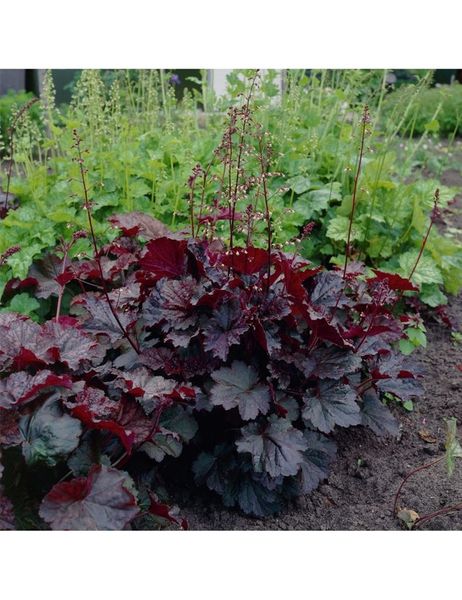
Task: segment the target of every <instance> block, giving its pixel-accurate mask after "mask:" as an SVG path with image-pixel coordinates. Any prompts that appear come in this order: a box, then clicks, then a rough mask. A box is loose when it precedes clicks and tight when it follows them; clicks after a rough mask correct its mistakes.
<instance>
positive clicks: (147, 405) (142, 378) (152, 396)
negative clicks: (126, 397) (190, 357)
mask: <svg viewBox="0 0 462 600" xmlns="http://www.w3.org/2000/svg"><path fill="white" fill-rule="evenodd" d="M114 385H115V387H118V388H120V389H122V390H123V391H125V392H128V393H130V394H131V395H132V396H133V397H135V398H137V400H138V402H139V403H140V404H141V406H142V407H143V408H144V410H145V412H146V414H147V415H149V414H151V413H152V412H153V411H154V410H155V409H156V408H159V407H160V406H164V405H166V404H168V403H169V402H167V403H166V400H168V399H171V398H172V397H173V394H174V392H175V390H176V389H177V388H178V383H177V382H176V381H174V380H172V379H166V378H165V377H161V376H159V375H153V374H152V373H151V371H149V369H147V368H146V367H139V368H138V369H135V370H133V371H128V372H119V373H118V375H117V379H116V381H115V382H114Z"/></svg>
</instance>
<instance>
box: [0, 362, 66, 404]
mask: <svg viewBox="0 0 462 600" xmlns="http://www.w3.org/2000/svg"><path fill="white" fill-rule="evenodd" d="M55 387H63V388H67V389H70V388H72V379H71V378H70V377H69V375H55V374H54V373H52V372H51V371H46V370H45V371H39V372H38V373H37V374H35V375H30V374H29V373H27V372H25V371H17V372H16V373H12V374H11V375H9V376H8V377H6V378H5V379H0V408H11V407H12V406H14V405H18V404H24V403H26V402H30V401H31V400H34V399H35V398H36V397H37V396H38V395H39V394H41V393H43V392H45V391H49V390H52V389H53V388H55Z"/></svg>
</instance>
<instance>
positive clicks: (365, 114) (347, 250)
mask: <svg viewBox="0 0 462 600" xmlns="http://www.w3.org/2000/svg"><path fill="white" fill-rule="evenodd" d="M368 115H369V108H368V106H367V105H366V106H365V107H364V111H363V118H362V125H363V126H362V130H361V146H360V149H359V157H358V166H357V169H356V175H355V179H354V185H353V194H352V197H351V198H352V199H351V212H350V222H349V224H348V237H347V242H346V247H345V264H344V266H343V279H345V276H346V270H347V265H348V259H349V257H350V243H351V231H352V228H353V218H354V214H355V209H356V194H357V191H358V181H359V175H360V173H361V165H362V162H363V155H364V140H365V139H366V128H367V124H368V122H369V121H368Z"/></svg>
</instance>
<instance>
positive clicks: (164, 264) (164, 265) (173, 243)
mask: <svg viewBox="0 0 462 600" xmlns="http://www.w3.org/2000/svg"><path fill="white" fill-rule="evenodd" d="M146 248H147V250H146V253H145V254H144V256H143V257H142V258H141V259H140V266H141V268H142V269H144V270H145V271H148V272H150V273H153V274H154V275H155V276H156V278H157V279H161V278H162V277H169V278H172V277H173V278H174V277H181V276H182V275H185V274H186V267H187V255H186V250H187V242H186V240H174V239H171V238H167V237H161V238H157V239H156V240H151V241H150V242H149V243H148V244H147V247H146Z"/></svg>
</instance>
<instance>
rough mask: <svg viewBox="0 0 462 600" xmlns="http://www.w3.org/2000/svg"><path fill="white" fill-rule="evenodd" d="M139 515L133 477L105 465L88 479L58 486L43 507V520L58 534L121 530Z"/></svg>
mask: <svg viewBox="0 0 462 600" xmlns="http://www.w3.org/2000/svg"><path fill="white" fill-rule="evenodd" d="M138 513H139V508H138V506H137V500H136V496H135V493H134V487H133V482H132V480H131V478H130V476H129V475H128V474H127V473H125V472H124V471H118V470H117V469H112V468H109V467H105V466H102V465H96V466H94V467H93V468H92V469H91V470H90V473H89V475H88V477H79V478H77V479H73V480H71V481H68V482H63V483H58V484H56V485H55V486H54V487H53V488H52V490H51V491H50V492H49V493H48V494H47V495H46V496H45V498H44V499H43V502H42V504H41V506H40V516H41V517H42V519H43V520H44V521H46V522H47V523H49V524H50V526H51V528H52V529H55V530H78V531H82V530H86V531H91V530H105V531H107V530H112V531H114V530H121V529H124V528H125V527H126V526H127V525H128V523H129V522H130V521H131V520H132V519H133V518H134V517H135V516H136V515H137V514H138Z"/></svg>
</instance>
